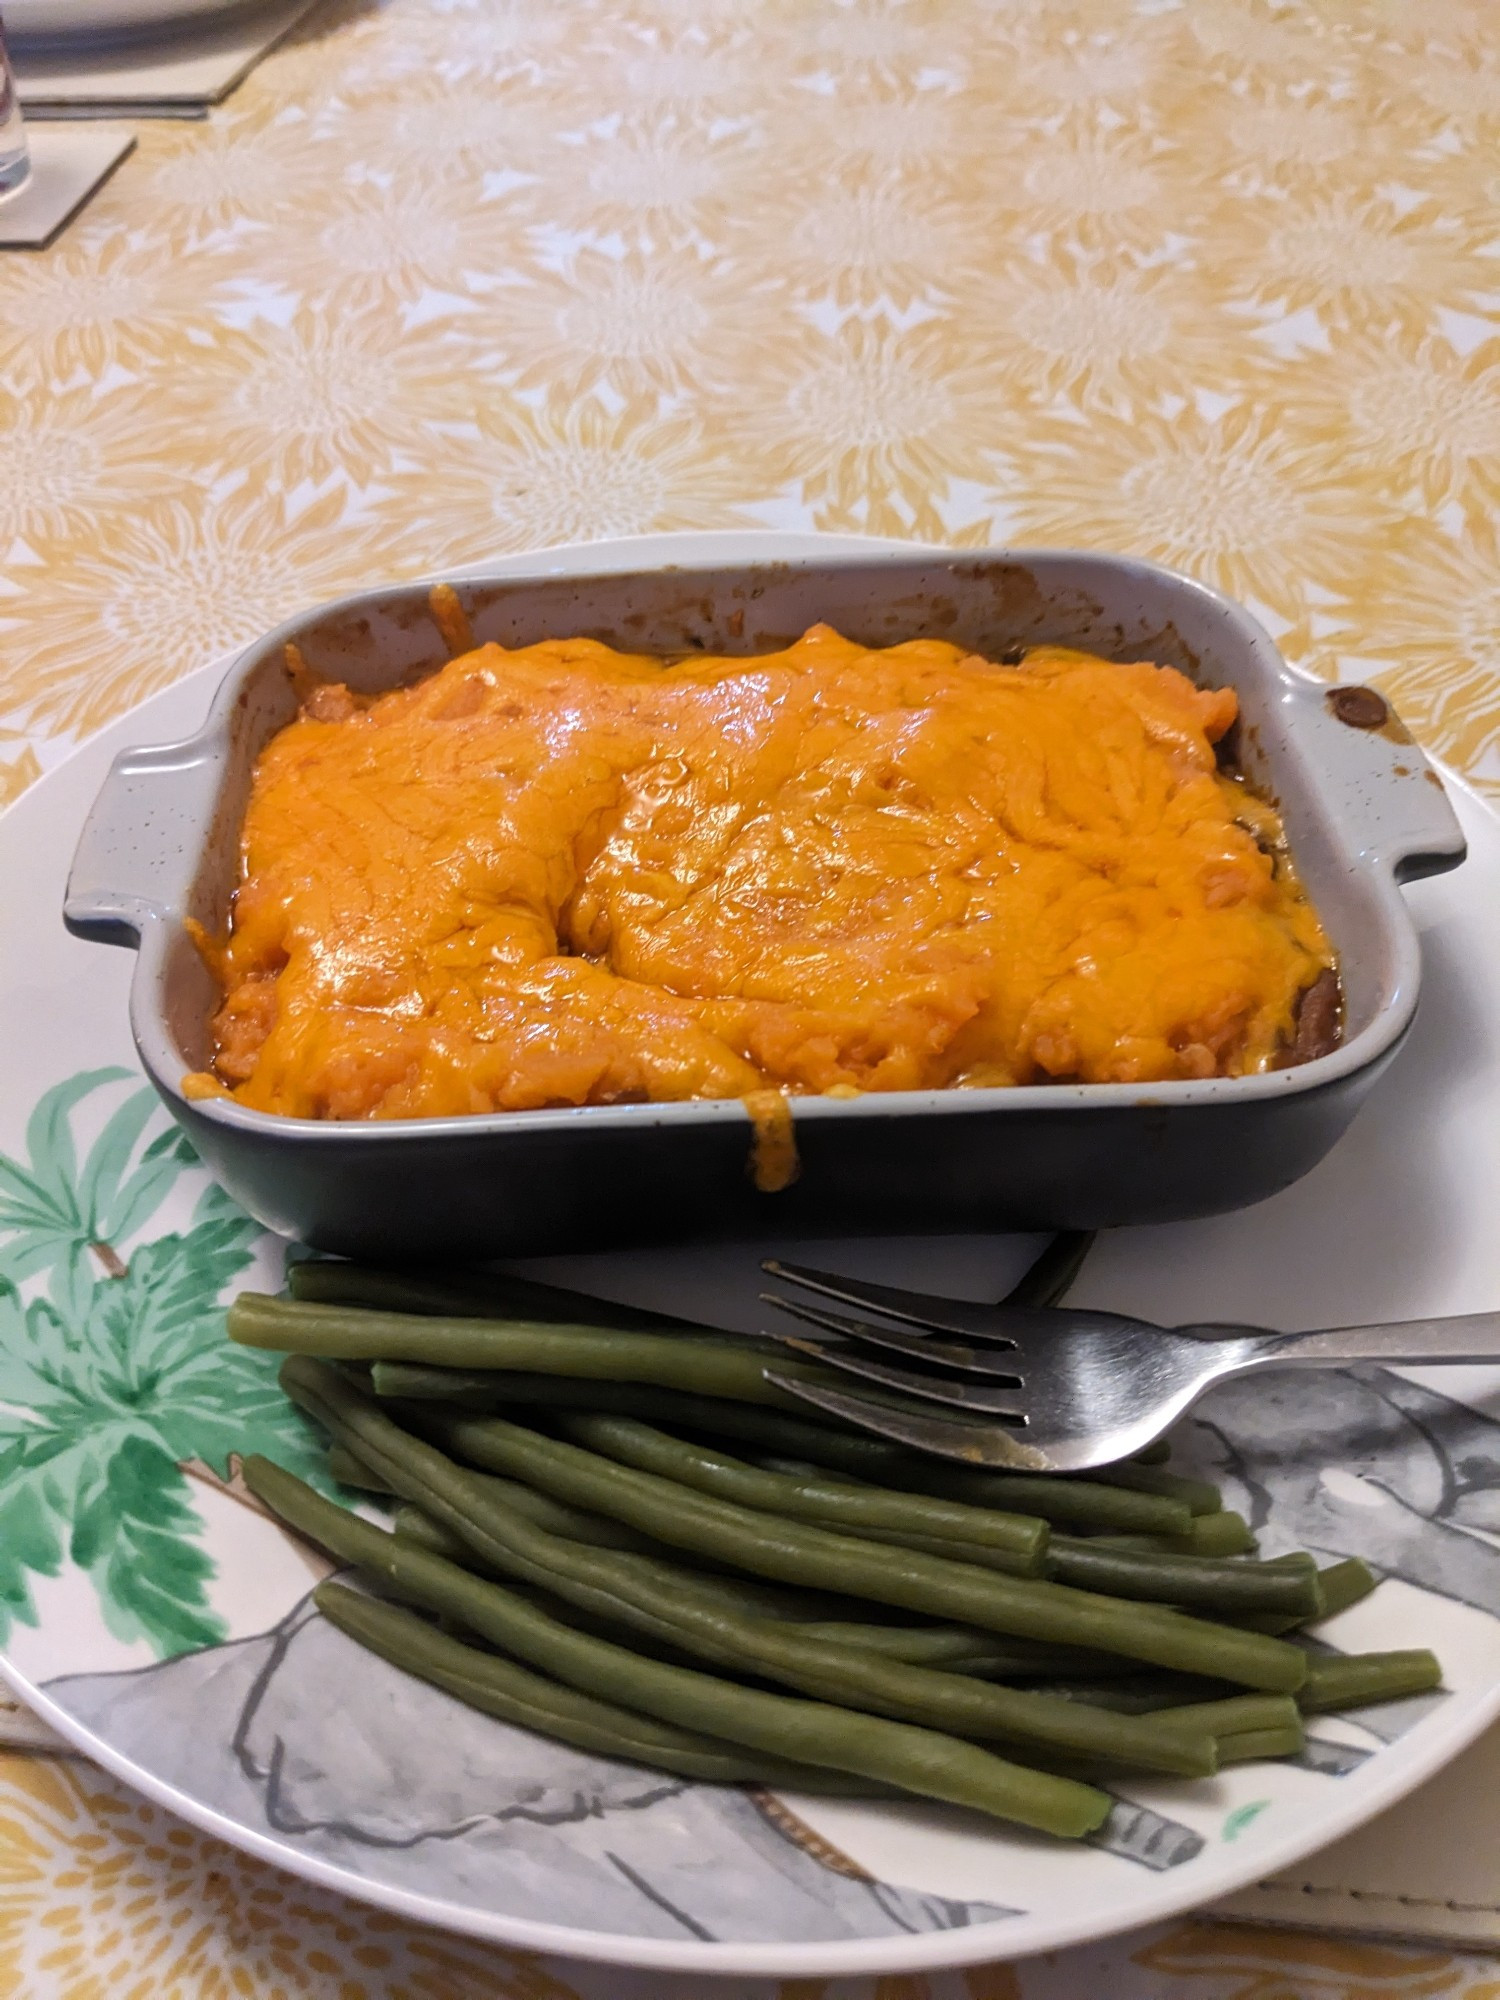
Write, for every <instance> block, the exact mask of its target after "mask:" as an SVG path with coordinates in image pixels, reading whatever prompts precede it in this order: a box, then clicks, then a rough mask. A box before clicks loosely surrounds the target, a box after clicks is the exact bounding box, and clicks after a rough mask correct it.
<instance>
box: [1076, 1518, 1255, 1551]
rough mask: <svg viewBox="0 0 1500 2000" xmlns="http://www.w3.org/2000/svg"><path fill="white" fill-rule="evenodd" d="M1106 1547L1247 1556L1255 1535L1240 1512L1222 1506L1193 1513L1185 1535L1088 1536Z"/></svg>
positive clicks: (1252, 1549) (1252, 1545)
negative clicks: (1217, 1508) (1211, 1512)
mask: <svg viewBox="0 0 1500 2000" xmlns="http://www.w3.org/2000/svg"><path fill="white" fill-rule="evenodd" d="M1089 1540H1090V1541H1092V1542H1099V1543H1102V1544H1103V1545H1104V1546H1105V1547H1106V1548H1116V1549H1139V1550H1141V1551H1143V1552H1147V1551H1155V1552H1158V1553H1160V1554H1162V1555H1170V1556H1249V1555H1254V1553H1255V1537H1254V1535H1253V1534H1251V1532H1250V1524H1249V1522H1248V1521H1247V1520H1246V1519H1245V1517H1244V1515H1243V1514H1235V1513H1232V1512H1230V1511H1229V1510H1228V1509H1226V1508H1223V1507H1221V1508H1220V1509H1219V1510H1218V1512H1217V1513H1214V1514H1195V1515H1194V1516H1193V1517H1192V1522H1191V1525H1190V1526H1189V1528H1188V1531H1187V1533H1186V1534H1185V1535H1091V1536H1090V1537H1089Z"/></svg>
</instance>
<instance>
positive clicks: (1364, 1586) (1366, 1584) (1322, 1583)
mask: <svg viewBox="0 0 1500 2000" xmlns="http://www.w3.org/2000/svg"><path fill="white" fill-rule="evenodd" d="M1275 1560H1276V1561H1277V1562H1284V1561H1285V1560H1286V1558H1285V1557H1284V1556H1278V1557H1276V1558H1275ZM1379 1581H1380V1579H1379V1577H1377V1576H1376V1574H1375V1572H1374V1570H1372V1569H1371V1568H1370V1566H1369V1564H1368V1563H1366V1562H1362V1561H1361V1560H1360V1558H1359V1557H1358V1556H1351V1557H1349V1558H1348V1559H1347V1560H1346V1561H1344V1562H1336V1563H1331V1564H1330V1565H1329V1566H1328V1568H1327V1569H1320V1570H1319V1571H1318V1593H1319V1595H1320V1597H1321V1598H1322V1605H1321V1607H1320V1609H1319V1610H1318V1611H1317V1612H1316V1613H1315V1614H1314V1615H1313V1616H1312V1617H1311V1618H1290V1617H1286V1616H1284V1615H1281V1614H1278V1613H1276V1612H1264V1611H1263V1612H1248V1613H1246V1614H1245V1616H1243V1617H1236V1618H1235V1619H1234V1620H1233V1622H1234V1623H1235V1624H1236V1625H1242V1626H1243V1627H1244V1629H1245V1630H1246V1631H1247V1632H1270V1633H1272V1634H1280V1633H1283V1632H1294V1631H1295V1630H1296V1629H1297V1627H1298V1626H1299V1625H1321V1624H1322V1622H1323V1621H1324V1619H1325V1618H1332V1617H1333V1615H1334V1614H1335V1612H1339V1611H1347V1610H1348V1609H1349V1606H1350V1605H1351V1604H1358V1602H1359V1600H1360V1599H1361V1598H1362V1597H1368V1596H1369V1594H1370V1592H1371V1591H1372V1590H1373V1589H1374V1588H1375V1586H1376V1584H1377V1583H1378V1582H1379Z"/></svg>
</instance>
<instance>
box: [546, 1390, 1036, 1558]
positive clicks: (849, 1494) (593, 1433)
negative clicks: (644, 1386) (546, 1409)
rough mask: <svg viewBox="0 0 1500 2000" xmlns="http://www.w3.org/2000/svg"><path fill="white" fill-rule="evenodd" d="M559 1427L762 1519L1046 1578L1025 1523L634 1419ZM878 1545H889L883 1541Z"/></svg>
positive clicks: (576, 1419) (584, 1419) (1030, 1525)
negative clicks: (811, 1471)
mask: <svg viewBox="0 0 1500 2000" xmlns="http://www.w3.org/2000/svg"><path fill="white" fill-rule="evenodd" d="M559 1427H560V1429H561V1430H562V1432H563V1435H564V1436H565V1437H570V1438H572V1439H573V1441H574V1442H575V1443H576V1444H581V1445H586V1446H587V1447H588V1449H589V1450H590V1451H596V1452H601V1453H602V1454H603V1455H604V1456H605V1457H607V1458H614V1459H618V1460H619V1461H620V1463H621V1464H623V1465H633V1466H635V1467H636V1468H637V1469H638V1470H639V1471H641V1472H654V1473H658V1474H660V1475H661V1477H662V1478H664V1479H674V1480H677V1481H678V1482H679V1483H680V1484H682V1485H683V1486H687V1487H691V1488H692V1490H693V1491H694V1492H697V1493H707V1494H711V1495H714V1496H717V1497H718V1498H719V1499H723V1500H732V1501H735V1502H737V1503H738V1504H739V1505H741V1506H744V1507H753V1508H755V1509H756V1510H757V1511H758V1512H762V1513H773V1514H784V1515H787V1516H789V1517H790V1518H792V1519H794V1520H802V1521H816V1522H819V1523H820V1524H821V1525H823V1526H825V1527H831V1528H840V1529H844V1530H846V1531H847V1532H848V1533H849V1534H852V1535H870V1531H871V1530H885V1531H888V1532H890V1533H891V1534H893V1535H898V1536H900V1537H901V1538H902V1539H903V1540H904V1539H905V1538H906V1537H907V1536H908V1535H915V1536H919V1537H921V1538H922V1539H924V1540H929V1541H937V1542H953V1541H956V1542H962V1543H964V1544H966V1545H969V1546H977V1547H981V1548H984V1549H987V1550H990V1551H993V1552H994V1553H996V1554H997V1555H1001V1556H1004V1557H1005V1558H1006V1561H1005V1563H1004V1564H1003V1565H1000V1566H1003V1567H1004V1568H1006V1569H1007V1570H1009V1571H1010V1573H1012V1574H1013V1575H1017V1576H1037V1575H1040V1574H1041V1564H1042V1557H1043V1554H1044V1551H1045V1549H1046V1546H1047V1540H1048V1536H1047V1528H1046V1525H1045V1523H1043V1522H1041V1521H1038V1520H1036V1519H1034V1518H1028V1517H1027V1516H1026V1515H1022V1514H1002V1513H1000V1512H999V1511H997V1510H996V1509H994V1508H990V1507H964V1506H960V1505H958V1504H957V1503H956V1502H954V1501H951V1500H932V1499H929V1498H926V1497H925V1496H922V1495H919V1494H906V1493H903V1494H897V1493H888V1492H882V1491H881V1490H880V1489H878V1488H876V1487H873V1486H856V1485H854V1484H852V1483H851V1482H849V1481H847V1480H833V1479H823V1478H813V1479H805V1478H797V1477H793V1476H792V1475H790V1474H787V1473H777V1472H764V1471H761V1470H760V1469H759V1468H757V1467H756V1466H753V1465H746V1464H745V1463H744V1461H743V1460H742V1459H737V1458H730V1457H728V1456H726V1455H725V1454H723V1453H722V1452H716V1451H711V1450H709V1449H708V1448H707V1447H706V1446H704V1445H695V1444H688V1443H686V1442H684V1440H683V1439H681V1438H675V1437H670V1436H669V1435H668V1434H667V1433H666V1432H665V1431H660V1430H657V1429H656V1428H655V1427H654V1426H653V1425H650V1424H643V1423H640V1422H638V1421H636V1420H635V1419H634V1418H631V1417H610V1416H599V1415H594V1416H584V1415H573V1416H565V1417H563V1418H562V1419H561V1420H560V1426H559ZM875 1538H876V1537H874V1536H871V1539H875ZM879 1538H880V1539H884V1537H883V1535H882V1536H880V1537H879Z"/></svg>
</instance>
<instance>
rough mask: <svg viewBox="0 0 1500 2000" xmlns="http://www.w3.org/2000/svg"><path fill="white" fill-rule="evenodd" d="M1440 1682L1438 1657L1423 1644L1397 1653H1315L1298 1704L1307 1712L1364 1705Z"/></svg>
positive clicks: (1422, 1691) (1426, 1690) (1420, 1691)
mask: <svg viewBox="0 0 1500 2000" xmlns="http://www.w3.org/2000/svg"><path fill="white" fill-rule="evenodd" d="M1442 1681H1443V1670H1442V1668H1441V1667H1440V1666H1439V1664H1438V1661H1437V1657H1436V1655H1435V1654H1433V1653H1429V1652H1428V1651H1427V1650H1426V1648H1425V1647H1422V1648H1417V1649H1413V1650H1412V1651H1410V1652H1399V1653H1315V1654H1313V1656H1312V1658H1311V1659H1310V1660H1309V1661H1308V1663H1307V1679H1306V1680H1305V1681H1304V1683H1303V1684H1302V1686H1301V1687H1300V1688H1298V1689H1297V1691H1296V1692H1297V1706H1298V1707H1299V1708H1304V1709H1307V1710H1308V1711H1309V1712H1310V1713H1311V1712H1315V1711H1321V1710H1324V1709H1331V1708H1364V1707H1366V1706H1368V1705H1370V1704H1372V1703H1374V1702H1377V1701H1400V1700H1402V1699H1403V1698H1404V1697H1405V1696H1407V1695H1412V1694H1430V1693H1431V1691H1432V1690H1433V1689H1434V1688H1435V1687H1441V1685H1442Z"/></svg>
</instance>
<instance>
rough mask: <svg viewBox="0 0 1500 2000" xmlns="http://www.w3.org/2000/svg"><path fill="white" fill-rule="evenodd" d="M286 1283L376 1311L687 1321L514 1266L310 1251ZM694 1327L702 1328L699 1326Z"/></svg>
mask: <svg viewBox="0 0 1500 2000" xmlns="http://www.w3.org/2000/svg"><path fill="white" fill-rule="evenodd" d="M286 1282H287V1290H288V1291H289V1292H290V1293H291V1295H292V1297H293V1298H294V1299H297V1300H298V1301H300V1302H301V1303H303V1304H307V1305H320V1306H369V1307H373V1308H374V1309H375V1310H377V1311H383V1312H400V1313H430V1314H435V1315H437V1316H439V1317H443V1318H450V1317H451V1318H459V1319H469V1318H473V1319H500V1320H507V1319H517V1320H530V1321H536V1320H548V1321H553V1322H555V1323H558V1324H561V1325H566V1326H613V1327H629V1328H638V1327H645V1328H660V1327H661V1326H663V1325H674V1326H686V1325H688V1324H689V1322H687V1321H686V1320H678V1319H676V1318H674V1316H673V1315H672V1314H670V1313H654V1312H643V1311H642V1310H641V1309H640V1307H638V1306H626V1305H621V1304H620V1303H619V1302H618V1301H617V1300H615V1299H597V1298H593V1297H591V1296H590V1295H589V1294H588V1293H586V1292H569V1291H564V1290H563V1289H562V1288H561V1287H560V1286H558V1285H543V1284H538V1283H537V1281H536V1280H535V1279H534V1278H517V1277H513V1276H512V1275H511V1273H510V1272H508V1271H455V1272H450V1273H448V1274H446V1275H445V1276H443V1277H433V1276H431V1275H430V1274H427V1273H419V1272H411V1271H382V1270H377V1269H376V1268H374V1267H373V1266H371V1265H369V1264H348V1263H345V1262H344V1260H343V1259H342V1258H324V1257H316V1258H314V1257H308V1258H304V1259H303V1260H302V1261H301V1262H299V1263H296V1264H292V1265H291V1266H290V1267H289V1268H288V1270H287V1274H286ZM694 1331H698V1329H697V1328H695V1329H694Z"/></svg>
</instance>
